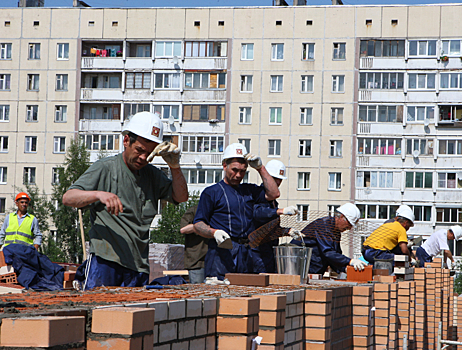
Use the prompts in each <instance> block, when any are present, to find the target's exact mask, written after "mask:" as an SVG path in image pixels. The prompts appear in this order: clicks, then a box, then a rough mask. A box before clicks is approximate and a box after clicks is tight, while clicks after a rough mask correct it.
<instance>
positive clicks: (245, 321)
mask: <svg viewBox="0 0 462 350" xmlns="http://www.w3.org/2000/svg"><path fill="white" fill-rule="evenodd" d="M255 322H256V323H257V324H258V316H253V317H221V316H218V317H217V328H216V329H217V333H237V334H250V333H253V330H254V323H255Z"/></svg>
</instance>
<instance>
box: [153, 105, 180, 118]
mask: <svg viewBox="0 0 462 350" xmlns="http://www.w3.org/2000/svg"><path fill="white" fill-rule="evenodd" d="M159 107H160V108H159ZM167 107H168V109H169V111H170V115H169V116H168V117H167V118H165V113H168V112H166V109H167ZM175 107H176V108H175ZM159 109H160V111H159ZM180 109H181V105H179V104H169V105H168V104H161V105H160V104H159V105H158V104H155V105H153V108H152V110H153V112H154V113H155V112H159V113H160V119H161V120H164V121H166V120H168V119H169V118H170V116H173V119H174V120H175V121H179V120H180V117H181V116H180ZM175 110H176V111H177V115H176V116H175V115H174V113H173V112H174V111H175Z"/></svg>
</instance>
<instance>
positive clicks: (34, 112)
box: [26, 105, 39, 123]
mask: <svg viewBox="0 0 462 350" xmlns="http://www.w3.org/2000/svg"><path fill="white" fill-rule="evenodd" d="M38 109H39V106H38V105H26V123H36V122H38Z"/></svg>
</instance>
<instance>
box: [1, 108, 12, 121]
mask: <svg viewBox="0 0 462 350" xmlns="http://www.w3.org/2000/svg"><path fill="white" fill-rule="evenodd" d="M8 120H10V105H0V122H7V121H8Z"/></svg>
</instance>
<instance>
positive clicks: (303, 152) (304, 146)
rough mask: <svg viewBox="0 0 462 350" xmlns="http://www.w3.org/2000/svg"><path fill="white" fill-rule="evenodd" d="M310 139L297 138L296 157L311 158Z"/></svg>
mask: <svg viewBox="0 0 462 350" xmlns="http://www.w3.org/2000/svg"><path fill="white" fill-rule="evenodd" d="M311 147H312V140H310V139H299V140H298V157H299V158H311V157H312V155H311V151H312V149H311Z"/></svg>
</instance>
